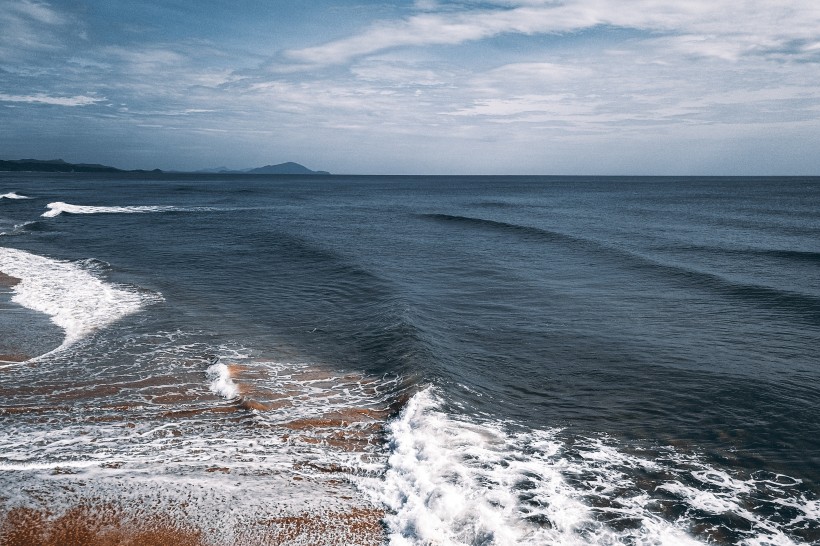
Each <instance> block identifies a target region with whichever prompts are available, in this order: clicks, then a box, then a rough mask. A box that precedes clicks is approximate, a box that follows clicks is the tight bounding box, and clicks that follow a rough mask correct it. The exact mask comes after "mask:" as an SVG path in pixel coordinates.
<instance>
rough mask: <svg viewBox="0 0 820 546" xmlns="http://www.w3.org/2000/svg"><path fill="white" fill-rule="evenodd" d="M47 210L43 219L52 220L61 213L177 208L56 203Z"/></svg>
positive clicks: (130, 211) (106, 212)
mask: <svg viewBox="0 0 820 546" xmlns="http://www.w3.org/2000/svg"><path fill="white" fill-rule="evenodd" d="M46 207H47V208H48V209H49V210H48V211H47V212H44V213H43V214H42V216H43V217H45V218H53V217H55V216H58V215H60V214H62V213H64V212H65V213H69V214H137V213H148V212H169V211H175V210H179V209H178V208H177V207H171V206H127V207H97V206H85V205H72V204H70V203H63V202H62V201H56V202H54V203H49V204H48V205H46Z"/></svg>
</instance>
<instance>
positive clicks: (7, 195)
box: [0, 191, 31, 199]
mask: <svg viewBox="0 0 820 546" xmlns="http://www.w3.org/2000/svg"><path fill="white" fill-rule="evenodd" d="M0 199H31V197H27V196H25V195H20V194H19V193H17V192H13V191H12V192H9V193H3V194H0Z"/></svg>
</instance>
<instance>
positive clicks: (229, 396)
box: [208, 362, 239, 400]
mask: <svg viewBox="0 0 820 546" xmlns="http://www.w3.org/2000/svg"><path fill="white" fill-rule="evenodd" d="M208 377H209V378H210V379H211V385H210V388H211V392H213V393H214V394H218V395H219V396H221V397H223V398H225V399H226V400H233V399H234V398H236V397H237V396H239V388H238V387H237V386H236V383H234V382H233V379H231V370H230V368H228V366H226V365H225V364H222V363H220V362H217V363H216V364H214V365H212V366H211V367H209V368H208Z"/></svg>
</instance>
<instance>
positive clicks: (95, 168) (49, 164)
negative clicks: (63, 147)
mask: <svg viewBox="0 0 820 546" xmlns="http://www.w3.org/2000/svg"><path fill="white" fill-rule="evenodd" d="M0 171H15V172H38V173H125V172H148V171H143V170H139V171H124V170H122V169H117V168H116V167H109V166H108V165H99V164H97V163H68V162H66V161H63V160H62V159H46V160H43V159H11V160H2V159H0ZM150 172H162V171H160V170H159V169H154V170H153V171H150Z"/></svg>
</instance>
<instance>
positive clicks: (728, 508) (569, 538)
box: [363, 389, 818, 546]
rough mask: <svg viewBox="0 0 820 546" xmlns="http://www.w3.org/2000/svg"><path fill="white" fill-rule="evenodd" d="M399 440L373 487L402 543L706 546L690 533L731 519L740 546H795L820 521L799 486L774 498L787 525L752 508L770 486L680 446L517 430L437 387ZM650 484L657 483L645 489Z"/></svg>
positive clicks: (409, 416) (417, 404)
mask: <svg viewBox="0 0 820 546" xmlns="http://www.w3.org/2000/svg"><path fill="white" fill-rule="evenodd" d="M389 435H390V441H391V450H392V454H391V455H390V457H389V460H388V465H387V469H386V472H385V477H384V482H383V483H380V484H372V483H369V482H363V489H365V491H367V492H368V493H370V494H371V495H373V497H374V499H376V500H378V501H380V502H382V503H383V504H384V505H385V506H386V508H387V509H388V511H389V514H388V516H387V517H386V520H385V521H386V524H387V527H388V532H389V542H390V544H391V545H392V546H410V545H428V544H436V545H440V546H455V545H462V544H493V545H513V544H524V545H528V544H531V545H535V544H538V545H542V544H561V545H582V544H583V545H590V544H594V545H604V544H606V545H610V544H635V545H647V546H648V545H670V546H672V545H675V546H678V545H695V544H702V542H700V541H699V539H698V538H695V537H693V536H690V535H689V534H688V530H689V529H692V528H696V527H698V526H703V525H714V522H711V523H710V520H709V518H716V517H724V516H726V517H732V518H738V517H739V518H742V519H744V520H746V521H747V522H748V527H747V528H746V530H743V531H741V533H742V534H743V535H744V537H743V538H742V539H741V540H740V541H739V542H738V544H743V545H747V546H757V545H764V544H768V545H778V546H779V545H783V546H793V545H795V544H799V542H795V540H793V539H792V538H790V536H789V535H788V534H787V529H791V530H792V531H796V530H799V529H800V527H801V525H803V524H804V522H806V521H807V520H812V521H811V524H816V523H817V519H816V518H817V509H818V504H817V502H815V501H813V500H811V499H806V498H805V497H804V496H802V495H801V494H799V493H797V492H790V491H789V490H788V489H789V487H792V486H793V485H794V484H796V483H799V481H795V480H792V481H791V482H790V483H786V485H784V486H783V488H782V491H781V492H782V493H783V497H782V498H776V497H771V495H768V499H767V500H766V501H765V502H767V503H770V504H771V505H775V506H779V507H783V508H791V509H793V510H795V511H796V512H798V514H799V515H798V516H797V518H796V519H794V520H793V521H775V520H772V519H771V517H772V516H771V514H770V513H767V511H766V510H765V509H762V510H760V511H758V510H757V508H751V507H750V506H753V505H754V504H755V503H749V502H748V500H749V499H750V498H759V497H756V495H759V494H760V492H761V491H766V490H769V491H770V490H771V487H772V485H771V484H770V483H769V482H767V481H766V480H765V479H763V478H750V479H748V480H743V479H738V478H737V477H733V476H731V475H729V474H728V473H727V472H724V471H722V470H717V469H715V468H713V467H710V466H709V465H706V464H703V463H700V462H699V461H698V460H697V458H696V457H692V456H688V457H686V456H684V457H679V456H678V454H677V453H676V452H675V451H674V450H671V448H668V449H669V451H668V452H666V453H667V455H662V456H661V457H659V458H655V457H642V456H639V455H633V454H629V453H626V452H624V451H623V450H621V449H618V447H617V446H616V445H614V441H610V440H609V439H607V438H606V437H599V438H575V439H573V441H572V443H571V444H568V443H567V442H566V440H564V439H563V438H564V437H563V435H562V431H560V430H557V429H554V430H524V431H521V432H511V429H510V428H509V426H505V425H504V424H503V423H498V422H490V421H479V420H476V419H468V418H466V417H465V418H456V417H455V416H453V415H451V414H448V413H446V412H445V411H443V409H442V407H441V403H440V401H439V399H438V396H437V394H436V392H435V391H434V390H433V389H428V390H425V391H422V392H420V393H418V394H416V395H415V396H414V397H413V398H412V399H411V400H410V402H409V403H408V404H407V406H406V407H405V408H404V410H403V411H402V413H401V415H400V416H399V418H398V419H396V420H395V421H394V422H393V423H392V424H391V425H390V428H389ZM646 475H654V476H655V478H654V479H653V480H652V481H651V482H648V483H643V482H638V481H636V477H639V476H646ZM692 478H694V480H695V481H694V482H693V481H692ZM780 481H781V482H782V481H783V480H782V479H781V480H780ZM664 495H666V496H664ZM669 496H671V497H673V498H674V499H675V500H669ZM664 503H666V504H670V503H671V505H682V506H685V507H686V510H685V513H684V515H683V516H675V517H673V518H670V519H667V517H668V516H666V517H665V516H664V515H663V513H664V510H662V509H660V508H661V505H663V504H664ZM775 517H776V516H775Z"/></svg>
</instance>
